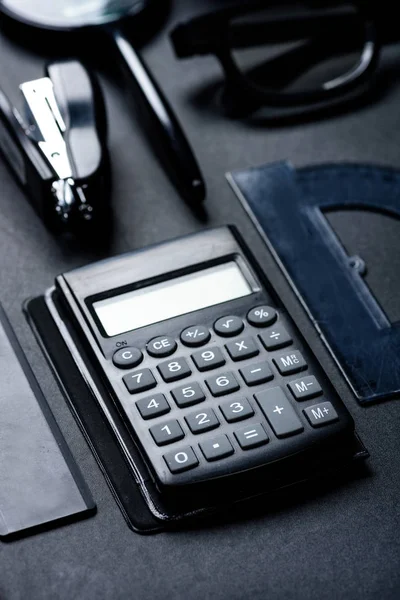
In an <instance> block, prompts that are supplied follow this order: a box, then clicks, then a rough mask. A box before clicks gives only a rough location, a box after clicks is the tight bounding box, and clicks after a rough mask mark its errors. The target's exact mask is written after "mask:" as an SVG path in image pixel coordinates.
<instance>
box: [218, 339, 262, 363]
mask: <svg viewBox="0 0 400 600" xmlns="http://www.w3.org/2000/svg"><path fill="white" fill-rule="evenodd" d="M225 347H226V349H227V350H228V352H229V356H230V357H231V359H232V360H235V361H236V360H245V359H246V358H251V357H252V356H257V354H259V352H260V350H259V349H258V348H257V345H256V343H255V341H254V340H253V339H252V338H250V337H246V338H242V339H238V340H237V341H236V342H230V344H227V345H226V346H225Z"/></svg>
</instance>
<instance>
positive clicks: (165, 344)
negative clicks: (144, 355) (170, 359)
mask: <svg viewBox="0 0 400 600" xmlns="http://www.w3.org/2000/svg"><path fill="white" fill-rule="evenodd" d="M177 347H178V344H177V343H176V341H175V340H174V339H173V338H170V337H166V336H159V337H156V338H154V340H151V341H150V342H149V343H148V344H147V352H148V353H149V354H150V356H154V357H155V358H160V357H162V356H170V355H171V354H173V353H174V352H175V350H176V349H177Z"/></svg>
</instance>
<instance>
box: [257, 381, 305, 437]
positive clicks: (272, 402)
mask: <svg viewBox="0 0 400 600" xmlns="http://www.w3.org/2000/svg"><path fill="white" fill-rule="evenodd" d="M255 398H256V400H257V402H258V404H259V405H260V408H261V410H262V411H263V413H264V415H265V416H266V417H267V419H268V421H269V424H270V425H271V427H272V429H273V430H274V432H275V435H276V437H278V438H284V437H287V436H289V435H293V434H295V433H300V431H303V429H304V427H303V425H302V423H301V421H300V419H299V417H298V416H297V414H296V412H295V411H294V409H293V407H292V405H291V404H290V402H289V400H288V399H287V398H286V395H285V393H284V391H283V390H282V388H281V387H274V388H271V389H269V390H266V391H265V392H260V393H259V394H256V395H255Z"/></svg>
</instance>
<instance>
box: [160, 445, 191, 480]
mask: <svg viewBox="0 0 400 600" xmlns="http://www.w3.org/2000/svg"><path fill="white" fill-rule="evenodd" d="M164 460H165V462H166V463H167V465H168V469H169V470H170V471H171V473H173V474H175V473H182V472H183V471H188V470H189V469H193V468H194V467H197V465H198V464H199V461H198V458H197V456H196V455H195V453H194V452H193V449H192V448H191V447H190V446H187V447H186V448H182V449H181V450H179V451H178V452H175V450H174V451H173V452H168V454H164Z"/></svg>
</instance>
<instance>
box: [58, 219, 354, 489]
mask: <svg viewBox="0 0 400 600" xmlns="http://www.w3.org/2000/svg"><path fill="white" fill-rule="evenodd" d="M56 292H57V295H58V297H59V298H61V301H62V304H63V306H64V308H65V309H66V312H67V314H68V321H69V326H71V327H73V329H74V331H75V334H76V335H78V336H79V339H80V340H81V342H82V345H83V346H84V348H85V359H84V360H85V361H88V362H89V363H90V365H91V369H92V371H93V370H94V371H95V372H96V374H97V375H98V377H99V378H101V381H102V382H103V386H104V387H103V389H104V390H106V392H103V393H102V397H101V398H100V399H99V406H100V408H101V410H103V412H104V417H105V418H106V419H107V418H109V415H108V410H107V406H109V405H110V403H111V404H112V406H113V407H114V408H115V407H116V409H117V410H118V414H119V415H120V417H121V422H122V423H123V428H124V435H126V433H127V434H128V435H129V438H130V440H131V441H132V442H133V444H134V446H135V448H136V449H138V451H139V453H140V456H141V458H142V459H143V461H144V464H145V465H146V468H147V470H148V473H149V475H150V476H151V478H152V480H153V481H154V482H155V484H156V486H157V488H158V489H159V490H161V491H162V490H168V491H171V490H174V491H175V492H179V490H182V489H183V488H185V489H189V488H190V486H193V489H194V487H196V486H200V488H201V486H202V485H207V486H212V485H213V484H214V483H217V482H218V483H219V484H221V482H222V483H223V482H229V483H232V482H234V481H235V478H237V477H239V475H240V480H241V481H243V478H244V479H245V478H246V475H247V474H249V475H250V474H251V481H254V480H255V479H256V478H257V477H255V476H256V475H257V473H260V476H261V474H263V475H262V476H263V477H264V474H265V473H266V472H267V471H268V467H269V466H272V465H273V467H274V469H275V471H276V468H277V466H278V467H279V465H280V464H281V463H282V465H283V464H285V465H287V464H290V461H291V460H295V459H297V460H298V459H299V457H302V456H310V454H313V455H314V456H318V457H319V458H320V457H323V455H324V452H325V451H326V452H328V451H329V452H330V453H332V452H336V451H337V453H338V454H339V453H340V452H341V450H342V449H343V448H344V447H345V445H346V443H348V441H349V440H350V439H352V438H353V436H354V422H353V419H352V417H351V416H350V414H349V412H348V410H347V409H346V407H345V405H344V404H343V402H342V401H341V399H340V398H339V396H338V395H337V393H336V391H335V390H334V388H333V387H332V385H331V384H330V382H329V380H328V379H327V377H326V375H325V373H324V371H323V370H322V368H321V366H320V364H319V362H318V361H317V359H316V357H315V356H314V355H313V353H312V352H311V350H310V348H309V346H308V345H307V343H306V342H305V340H304V338H303V337H302V335H301V334H300V332H299V330H298V328H297V327H296V325H295V324H294V322H293V320H292V319H291V318H290V316H289V315H288V313H287V311H286V310H285V308H284V307H283V306H282V304H281V302H280V301H279V298H277V296H276V294H275V292H274V291H273V290H272V288H271V286H270V284H269V282H268V281H267V280H266V278H265V275H264V273H263V271H262V269H260V267H259V265H258V264H257V262H256V260H255V259H254V257H252V255H251V253H250V251H249V249H248V248H247V247H246V245H245V244H244V242H243V240H242V239H241V238H240V236H239V234H238V232H237V230H236V229H235V228H233V227H219V228H216V229H211V230H206V231H203V232H201V233H197V234H193V235H189V236H186V237H183V238H179V239H176V240H173V241H168V242H164V243H162V244H159V245H156V246H153V247H150V248H147V249H144V250H141V251H136V252H132V253H128V254H125V255H123V256H118V257H115V258H110V259H108V260H104V261H101V262H98V263H95V264H92V265H89V266H85V267H82V268H78V269H76V270H73V271H71V272H69V273H65V274H63V275H60V276H59V277H58V278H57V279H56ZM113 433H114V435H115V437H116V440H117V441H118V442H119V443H120V445H121V448H123V451H124V453H125V455H126V458H127V460H128V461H130V462H131V463H132V462H134V459H133V458H132V457H131V456H129V448H128V446H127V445H126V444H123V442H122V441H121V440H123V437H124V435H122V432H121V431H120V430H118V429H117V428H116V427H113ZM249 480H250V479H249Z"/></svg>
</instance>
